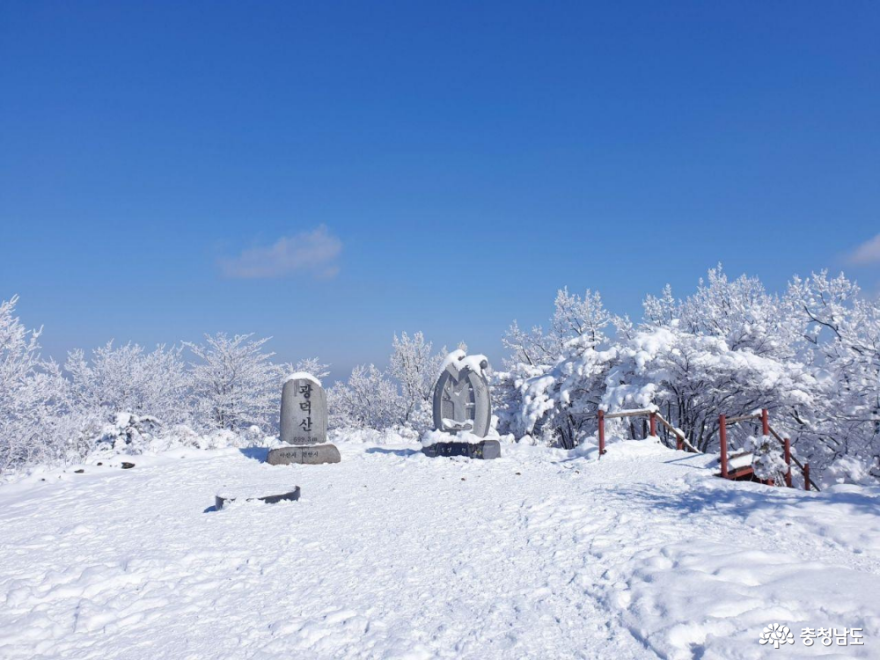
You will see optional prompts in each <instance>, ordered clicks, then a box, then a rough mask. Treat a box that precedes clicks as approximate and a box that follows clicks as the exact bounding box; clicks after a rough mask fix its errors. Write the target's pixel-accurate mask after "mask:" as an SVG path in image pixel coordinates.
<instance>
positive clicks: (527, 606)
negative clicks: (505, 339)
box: [0, 442, 880, 660]
mask: <svg viewBox="0 0 880 660" xmlns="http://www.w3.org/2000/svg"><path fill="white" fill-rule="evenodd" d="M418 449H419V447H418V446H417V445H415V444H409V445H399V446H389V445H371V444H361V443H341V444H340V450H341V452H342V455H343V461H342V463H340V464H337V465H323V466H278V467H271V466H269V465H266V464H265V463H262V462H261V460H260V459H261V458H262V457H263V456H264V455H265V450H261V449H252V450H237V449H228V450H217V451H196V450H177V451H170V452H166V453H164V454H161V455H158V456H149V457H148V456H141V457H135V458H134V459H131V460H132V461H133V462H134V463H136V467H135V468H133V469H130V470H121V469H119V467H118V464H119V462H120V461H121V460H122V459H115V460H114V461H112V462H113V463H114V466H110V465H107V464H105V465H103V466H100V467H99V466H85V472H84V473H83V474H76V473H74V472H73V468H69V469H68V470H67V471H66V472H62V471H60V470H56V471H45V472H42V473H40V474H38V475H35V476H31V477H28V478H26V479H23V480H20V481H18V482H15V483H8V484H6V485H3V486H2V487H0V657H2V658H101V659H106V658H143V659H149V660H156V659H159V658H193V659H194V658H266V659H268V658H285V659H287V658H481V659H482V658H615V659H621V658H652V657H657V656H659V657H671V658H765V657H777V656H778V657H798V658H809V657H814V656H815V657H819V656H822V655H823V654H824V655H827V654H832V653H834V654H837V656H838V657H880V492H878V491H877V490H873V491H872V490H867V489H862V488H856V487H843V486H840V487H837V488H835V489H832V490H831V491H829V492H823V493H821V494H816V493H805V492H803V491H802V490H786V489H770V488H767V487H763V486H759V485H755V484H738V483H728V482H722V481H721V480H720V479H715V478H712V477H711V472H710V471H708V470H706V469H704V468H702V467H701V463H704V462H705V458H703V457H698V456H692V455H685V454H682V453H676V452H672V451H669V450H667V449H664V448H662V447H659V446H657V445H654V444H652V443H650V442H628V443H619V444H614V445H612V446H611V447H610V451H609V453H608V455H606V456H605V457H603V459H602V460H601V462H597V461H596V460H595V458H596V457H595V452H593V453H589V452H588V453H582V454H570V453H568V452H563V451H554V450H548V449H544V448H538V447H528V446H511V445H505V446H504V447H503V457H502V458H501V459H499V460H495V461H469V460H467V459H449V458H435V459H429V458H427V457H425V456H423V455H422V454H420V453H419V452H418ZM42 479H45V481H42ZM261 482H272V483H289V484H290V485H291V486H293V485H299V486H300V487H301V488H302V498H301V500H300V501H298V502H282V503H279V504H271V505H270V504H261V503H233V504H231V505H229V506H227V507H226V508H224V509H223V510H221V511H213V510H212V508H211V507H212V504H213V502H214V495H215V494H216V493H217V492H219V491H221V490H223V489H224V488H226V489H230V488H232V489H235V488H239V487H243V486H252V485H255V484H259V483H261ZM774 622H778V623H783V624H786V625H788V626H790V627H791V629H792V630H793V631H794V635H795V642H796V643H795V645H793V646H791V645H789V646H785V647H783V648H782V649H780V650H778V651H776V650H774V649H772V648H770V647H768V646H762V645H760V644H759V643H758V640H759V637H760V635H761V631H762V629H763V628H764V626H766V625H768V624H770V623H774ZM805 627H810V628H814V629H817V628H838V629H842V628H844V627H846V628H854V627H855V628H862V629H863V635H864V645H863V646H847V647H841V646H837V645H834V644H832V646H830V647H827V648H826V647H824V646H823V645H822V643H821V641H817V642H816V643H814V645H813V646H812V647H806V646H804V644H803V641H802V640H801V639H800V631H801V629H802V628H805Z"/></svg>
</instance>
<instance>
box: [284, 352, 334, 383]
mask: <svg viewBox="0 0 880 660" xmlns="http://www.w3.org/2000/svg"><path fill="white" fill-rule="evenodd" d="M287 372H288V373H294V372H302V373H307V374H311V375H312V376H314V377H315V378H317V379H318V380H320V379H322V378H326V377H327V376H329V375H330V365H329V364H324V363H323V362H321V359H320V358H316V357H311V358H305V359H303V360H300V361H298V362H297V363H296V364H295V365H293V366H292V368H289V369H287Z"/></svg>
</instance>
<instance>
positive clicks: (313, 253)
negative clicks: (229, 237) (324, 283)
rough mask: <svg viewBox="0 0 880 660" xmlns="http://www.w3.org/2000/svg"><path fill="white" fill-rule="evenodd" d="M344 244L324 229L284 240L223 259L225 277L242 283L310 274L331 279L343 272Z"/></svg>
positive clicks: (320, 227) (285, 237)
mask: <svg viewBox="0 0 880 660" xmlns="http://www.w3.org/2000/svg"><path fill="white" fill-rule="evenodd" d="M341 252H342V241H340V240H339V239H338V238H337V237H336V236H334V235H333V234H331V233H330V231H329V230H328V229H327V227H326V226H324V225H319V226H318V227H317V228H315V229H313V230H312V231H307V232H301V233H299V234H294V235H293V236H282V237H281V238H279V239H278V240H277V241H275V243H273V244H272V245H268V246H265V247H253V248H248V249H246V250H244V251H243V252H242V253H241V254H240V255H238V256H237V257H231V258H223V259H220V266H221V268H222V269H223V274H224V275H226V276H227V277H233V278H239V279H260V278H275V277H284V276H286V275H291V274H294V273H306V274H309V275H311V276H313V277H316V278H319V279H329V278H331V277H333V276H335V275H336V274H337V273H338V272H339V265H338V258H339V254H340V253H341Z"/></svg>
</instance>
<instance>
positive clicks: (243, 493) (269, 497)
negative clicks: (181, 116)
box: [214, 484, 300, 511]
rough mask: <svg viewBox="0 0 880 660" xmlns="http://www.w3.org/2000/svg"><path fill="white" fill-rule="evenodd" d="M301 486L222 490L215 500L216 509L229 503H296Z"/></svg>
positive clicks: (271, 485)
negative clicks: (257, 501) (255, 501)
mask: <svg viewBox="0 0 880 660" xmlns="http://www.w3.org/2000/svg"><path fill="white" fill-rule="evenodd" d="M299 494H300V490H299V486H294V487H293V488H291V487H290V485H288V484H274V485H273V484H267V485H260V486H245V487H241V488H229V489H225V490H222V491H221V492H219V493H218V494H217V496H216V497H215V498H214V508H215V509H217V510H218V511H219V510H220V509H222V508H223V505H224V504H226V503H227V502H236V501H238V502H252V501H254V500H259V501H261V502H265V503H266V504H275V503H276V502H283V501H295V500H298V499H299Z"/></svg>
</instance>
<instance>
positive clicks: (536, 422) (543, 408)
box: [493, 289, 618, 448]
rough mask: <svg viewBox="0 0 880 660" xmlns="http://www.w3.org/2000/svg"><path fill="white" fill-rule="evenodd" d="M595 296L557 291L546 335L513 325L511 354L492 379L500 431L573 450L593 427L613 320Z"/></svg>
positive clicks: (610, 353) (509, 340) (508, 341)
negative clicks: (524, 330) (533, 436)
mask: <svg viewBox="0 0 880 660" xmlns="http://www.w3.org/2000/svg"><path fill="white" fill-rule="evenodd" d="M617 321H618V319H616V318H615V317H614V316H613V315H612V314H610V313H609V312H608V311H607V310H606V309H605V308H604V307H603V305H602V299H601V297H600V295H599V294H598V293H594V292H591V291H589V290H588V291H587V292H586V293H585V295H584V296H583V297H581V296H579V295H577V294H571V293H569V292H568V290H567V289H561V290H560V291H559V292H558V293H557V295H556V300H555V301H554V314H553V318H552V320H551V325H550V331H549V332H546V333H545V332H544V330H543V329H542V328H540V327H535V328H533V329H532V331H531V332H529V333H526V332H523V331H522V330H521V329H520V328H519V326H518V325H517V323H516V322H514V323H513V325H512V326H511V327H510V330H508V332H507V334H506V335H505V337H504V339H503V340H502V341H503V343H504V346H505V347H506V348H507V349H508V350H509V351H510V356H509V357H508V359H507V360H505V362H504V367H505V370H504V371H501V372H498V373H497V374H496V377H495V378H494V382H493V385H494V392H493V406H494V409H495V412H496V415H497V416H498V418H499V430H500V431H501V432H502V433H513V434H514V435H516V436H518V437H521V436H524V435H538V436H540V437H541V438H543V439H544V440H545V441H546V442H548V443H550V444H558V445H560V446H563V447H569V448H570V447H574V446H575V445H577V444H579V443H580V441H581V439H582V438H583V436H584V435H587V434H589V433H590V432H591V431H592V430H593V429H594V427H595V416H596V411H597V406H598V404H599V403H600V400H601V397H602V394H603V392H604V374H605V372H606V371H607V369H608V368H609V366H610V364H611V362H612V361H613V359H614V350H613V349H612V350H607V349H609V348H610V347H608V346H605V344H607V330H608V328H609V326H612V325H613V324H615V322H617Z"/></svg>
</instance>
